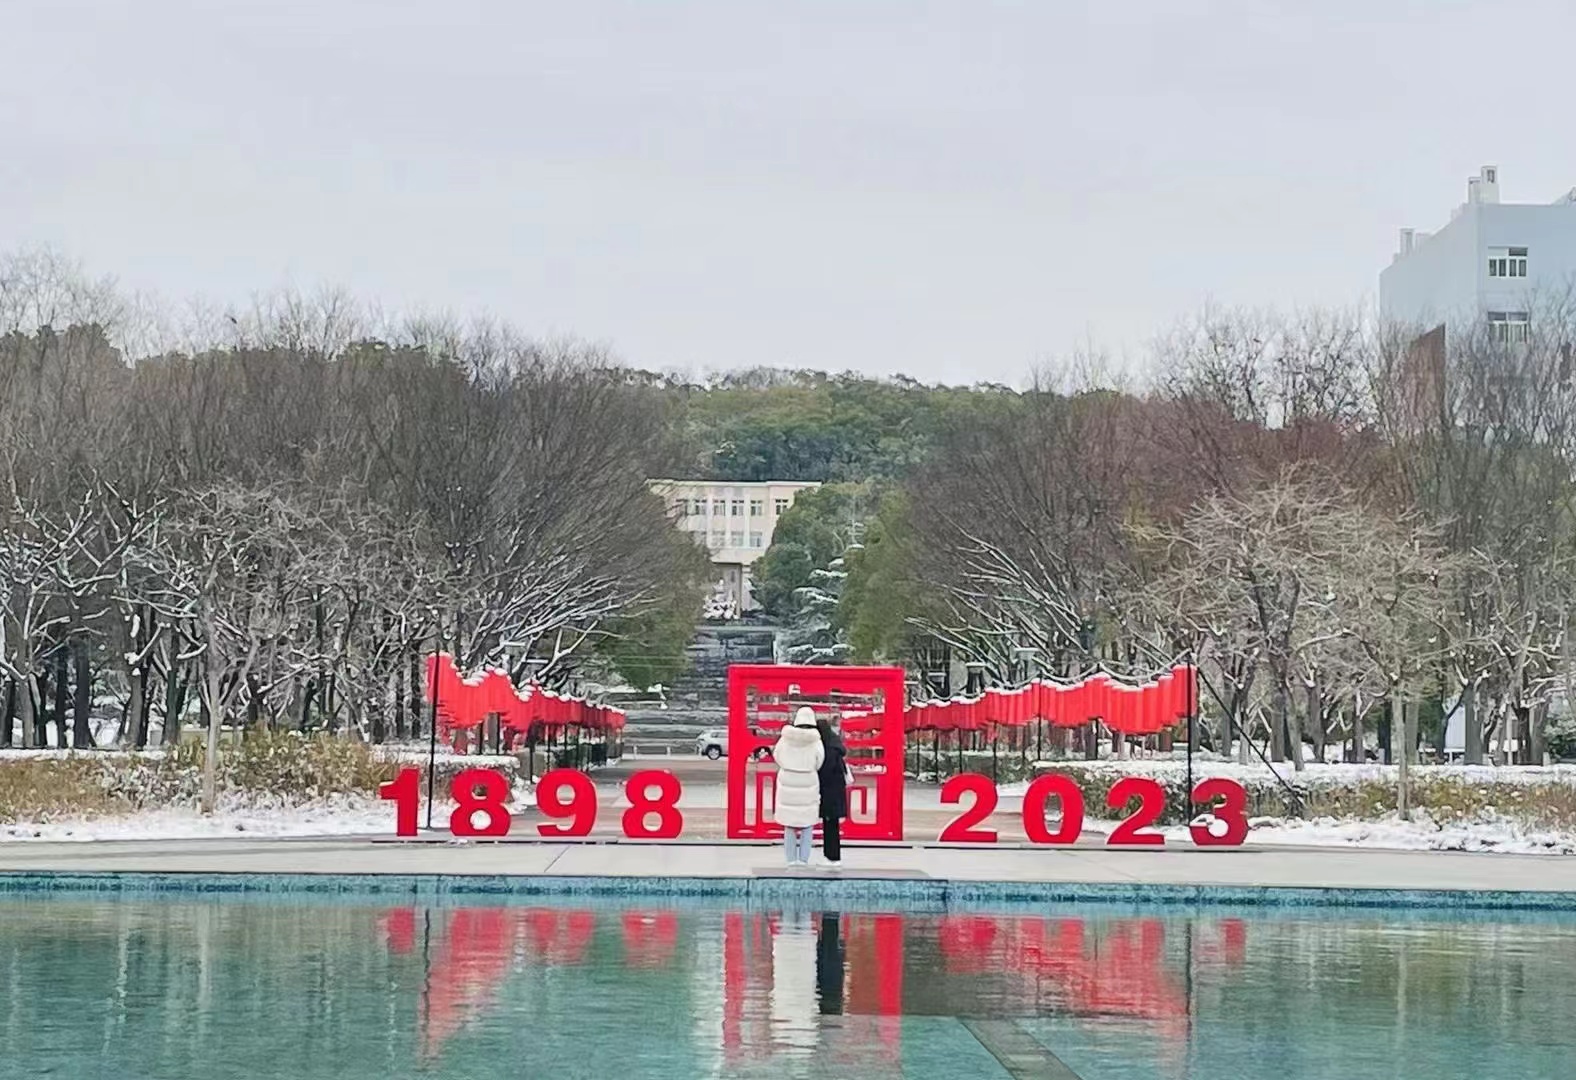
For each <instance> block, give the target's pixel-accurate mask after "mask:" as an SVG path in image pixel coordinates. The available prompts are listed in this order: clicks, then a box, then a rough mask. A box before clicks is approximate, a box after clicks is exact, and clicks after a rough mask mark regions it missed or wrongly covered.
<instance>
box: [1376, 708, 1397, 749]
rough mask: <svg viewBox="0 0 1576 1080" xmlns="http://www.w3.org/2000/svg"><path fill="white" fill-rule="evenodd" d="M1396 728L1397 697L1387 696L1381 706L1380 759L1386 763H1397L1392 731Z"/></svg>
mask: <svg viewBox="0 0 1576 1080" xmlns="http://www.w3.org/2000/svg"><path fill="white" fill-rule="evenodd" d="M1394 728H1395V699H1394V698H1389V697H1387V698H1385V700H1384V703H1383V704H1382V705H1381V706H1380V708H1379V760H1380V761H1383V762H1384V763H1385V764H1386V765H1393V764H1395V759H1394V757H1393V756H1392V753H1391V751H1392V749H1393V747H1392V743H1391V731H1392V730H1393V729H1394Z"/></svg>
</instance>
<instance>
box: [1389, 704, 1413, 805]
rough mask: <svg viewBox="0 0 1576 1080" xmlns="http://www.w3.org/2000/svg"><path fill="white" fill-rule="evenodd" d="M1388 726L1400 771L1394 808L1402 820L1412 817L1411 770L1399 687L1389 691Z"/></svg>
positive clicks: (1404, 716)
mask: <svg viewBox="0 0 1576 1080" xmlns="http://www.w3.org/2000/svg"><path fill="white" fill-rule="evenodd" d="M1390 727H1391V728H1392V729H1393V731H1394V738H1393V740H1392V749H1391V753H1392V754H1394V755H1399V756H1398V757H1397V761H1398V762H1399V764H1400V773H1399V776H1398V779H1397V783H1396V799H1395V805H1396V809H1397V810H1398V811H1400V814H1401V817H1402V819H1403V820H1411V817H1412V787H1411V785H1412V770H1411V757H1412V755H1411V754H1409V753H1408V752H1407V750H1406V745H1407V742H1408V739H1407V734H1406V733H1407V723H1406V702H1404V701H1402V700H1401V688H1400V687H1399V686H1397V687H1393V688H1392V689H1391V691H1390Z"/></svg>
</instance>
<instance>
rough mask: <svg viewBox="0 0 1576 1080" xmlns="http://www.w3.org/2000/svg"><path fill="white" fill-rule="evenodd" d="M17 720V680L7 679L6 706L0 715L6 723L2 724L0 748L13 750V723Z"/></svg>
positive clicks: (0, 724) (0, 728)
mask: <svg viewBox="0 0 1576 1080" xmlns="http://www.w3.org/2000/svg"><path fill="white" fill-rule="evenodd" d="M15 719H16V680H14V679H7V680H6V681H5V706H4V712H3V713H0V720H3V721H4V723H0V746H3V747H5V748H6V749H7V750H9V749H11V730H12V726H13V721H14V720H15Z"/></svg>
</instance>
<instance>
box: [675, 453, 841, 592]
mask: <svg viewBox="0 0 1576 1080" xmlns="http://www.w3.org/2000/svg"><path fill="white" fill-rule="evenodd" d="M820 486H821V485H820V484H816V483H803V482H799V481H793V480H767V481H763V482H760V483H730V482H728V481H723V480H653V481H651V490H652V491H654V492H656V493H657V494H658V495H660V496H662V498H663V499H664V500H666V502H667V504H668V512H669V514H670V515H671V516H672V518H673V521H674V523H675V524H676V525H677V526H678V527H679V528H681V529H683V530H684V531H685V532H687V533H690V534H691V535H692V536H693V537H694V538H695V541H696V542H697V543H699V544H701V545H702V546H703V547H705V548H706V550H707V551H708V552H710V553H711V561H712V563H713V564H714V565H715V566H716V567H717V570H718V578H717V588H716V593H715V595H714V596H713V598H712V602H711V604H710V605H709V610H708V614H709V615H712V616H714V617H715V616H720V617H723V618H738V617H739V616H740V615H742V614H744V613H745V612H747V611H752V610H754V609H755V608H757V607H759V606H760V605H759V604H757V603H756V602H755V597H754V595H753V589H752V584H751V580H750V566H751V564H752V563H754V562H755V560H757V559H759V558H760V557H761V556H762V555H764V554H765V553H766V549H767V548H769V547H771V546H772V533H773V532H774V531H775V530H776V528H777V521H778V519H780V518H781V517H782V516H783V514H785V513H787V512H788V508H789V507H791V506H792V505H793V503H794V499H795V498H797V497H798V495H799V493H800V492H802V491H806V490H809V489H812V488H818V487H820Z"/></svg>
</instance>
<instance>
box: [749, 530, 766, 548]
mask: <svg viewBox="0 0 1576 1080" xmlns="http://www.w3.org/2000/svg"><path fill="white" fill-rule="evenodd" d="M750 546H751V547H752V548H758V547H765V546H766V537H765V535H764V534H762V533H758V532H752V533H751V534H750Z"/></svg>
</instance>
